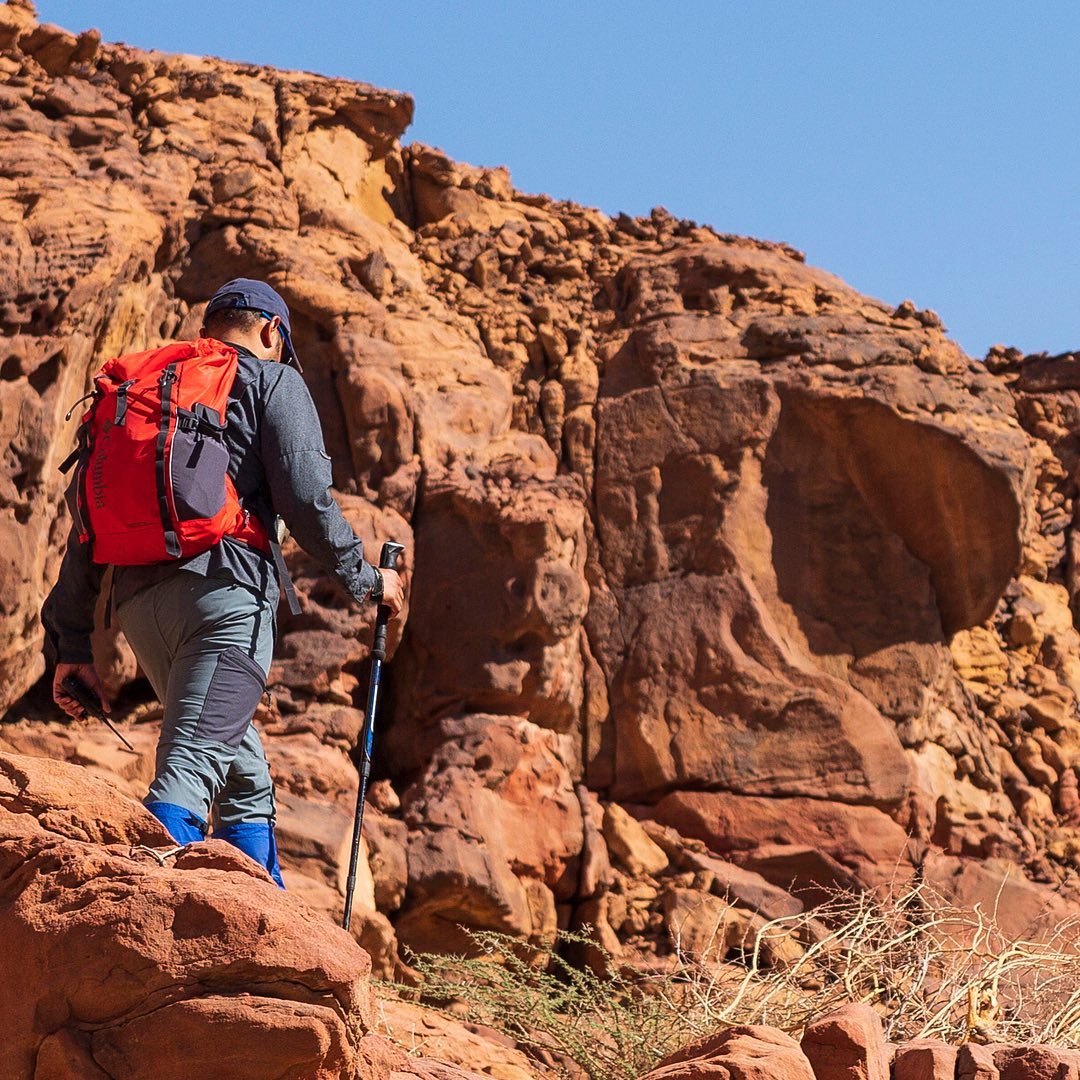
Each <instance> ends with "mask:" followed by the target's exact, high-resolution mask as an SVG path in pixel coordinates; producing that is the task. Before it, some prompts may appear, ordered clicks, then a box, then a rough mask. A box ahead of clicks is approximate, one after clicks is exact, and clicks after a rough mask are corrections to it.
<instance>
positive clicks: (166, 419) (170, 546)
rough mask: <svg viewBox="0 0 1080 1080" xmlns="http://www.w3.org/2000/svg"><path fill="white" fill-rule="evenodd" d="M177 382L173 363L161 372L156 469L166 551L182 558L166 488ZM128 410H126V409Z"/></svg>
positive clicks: (175, 557)
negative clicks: (173, 395) (174, 386)
mask: <svg viewBox="0 0 1080 1080" xmlns="http://www.w3.org/2000/svg"><path fill="white" fill-rule="evenodd" d="M175 382H176V364H175V363H172V364H169V366H168V367H167V368H166V369H165V370H164V371H163V372H162V373H161V379H160V380H159V383H158V385H159V386H160V387H161V427H160V428H159V429H158V437H157V452H156V457H155V460H154V471H155V474H156V476H157V496H158V512H159V513H160V514H161V527H162V528H163V529H164V530H165V551H166V552H167V553H168V555H169V556H170V557H171V558H173V559H179V558H180V554H181V552H180V540H179V538H178V537H177V535H176V530H175V529H174V528H173V520H172V514H170V513H169V497H168V492H167V489H166V486H165V485H166V483H167V479H166V476H165V447H166V445H167V443H168V441H169V428H170V427H171V426H172V419H173V413H174V411H175V409H174V406H173V399H172V388H173V383H175ZM125 411H126V410H125Z"/></svg>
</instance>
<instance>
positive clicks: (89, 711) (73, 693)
mask: <svg viewBox="0 0 1080 1080" xmlns="http://www.w3.org/2000/svg"><path fill="white" fill-rule="evenodd" d="M60 689H61V690H63V691H64V693H65V694H67V695H68V697H72V698H74V699H75V700H76V701H77V702H78V703H79V705H80V706H81V707H82V709H83V710H84V711H85V713H86V715H87V716H92V717H94V718H95V719H97V720H101V721H102V722H103V723H105V724H107V725H108V726H109V729H110V730H111V731H112V732H113V733H114V734H115V735H116V737H117V738H118V739H119V740H120V741H121V742H122V743H123V744H124V745H125V746H126V747H127V748H128V749H129V750H130V751H131V752H132V753H133V754H134V753H135V752H136V751H135V747H134V746H132V745H131V743H129V742H128V741H127V739H125V738H124V735H123V733H122V732H121V731H120V729H119V728H117V727H116V726H115V725H114V724H113V722H112V721H111V720H110V719H109V718H108V717H107V716H106V715H105V710H104V709H102V707H101V702H100V701H98V697H97V694H95V693H94V691H93V690H91V689H90V687H89V686H87V685H86V683H84V682H83V681H82V679H80V678H78V677H77V676H75V675H68V676H67V678H65V679H61V681H60Z"/></svg>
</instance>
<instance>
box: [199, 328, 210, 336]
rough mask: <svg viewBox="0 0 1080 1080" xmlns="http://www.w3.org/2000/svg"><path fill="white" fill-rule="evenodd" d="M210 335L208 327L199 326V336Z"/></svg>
mask: <svg viewBox="0 0 1080 1080" xmlns="http://www.w3.org/2000/svg"><path fill="white" fill-rule="evenodd" d="M209 336H210V335H209V334H208V333H207V332H206V327H205V326H200V327H199V337H209Z"/></svg>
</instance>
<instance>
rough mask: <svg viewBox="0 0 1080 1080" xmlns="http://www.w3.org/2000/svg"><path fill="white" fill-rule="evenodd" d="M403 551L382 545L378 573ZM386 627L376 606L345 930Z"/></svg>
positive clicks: (386, 617)
mask: <svg viewBox="0 0 1080 1080" xmlns="http://www.w3.org/2000/svg"><path fill="white" fill-rule="evenodd" d="M402 550H403V548H402V545H401V544H396V543H394V542H393V541H392V540H390V541H387V542H386V543H385V544H383V549H382V554H381V555H380V557H379V568H380V569H381V570H393V568H394V566H395V565H396V564H397V560H398V556H399V555H400V554H401V552H402ZM389 623H390V609H389V608H388V607H387V606H386V605H385V604H380V605H379V610H378V612H377V613H376V615H375V642H374V645H373V646H372V649H371V682H370V683H369V684H368V697H367V709H366V711H365V713H364V727H363V730H362V731H361V733H360V787H359V789H358V790H357V793H356V816H355V818H354V819H353V835H352V850H351V852H350V854H349V876H348V879H347V881H346V884H345V915H344V918H343V919H342V920H341V925H342V927H343V928H344V929H346V930H348V929H349V923H350V921H351V920H352V903H353V893H354V892H355V890H356V868H357V864H358V863H359V861H360V836H361V834H362V832H363V828H364V802H365V800H366V799H367V789H368V781H369V780H370V779H371V754H372V749H373V747H374V745H375V714H376V713H377V712H378V708H379V691H380V689H381V688H382V666H383V661H384V660H385V659H386V632H387V627H388V625H389Z"/></svg>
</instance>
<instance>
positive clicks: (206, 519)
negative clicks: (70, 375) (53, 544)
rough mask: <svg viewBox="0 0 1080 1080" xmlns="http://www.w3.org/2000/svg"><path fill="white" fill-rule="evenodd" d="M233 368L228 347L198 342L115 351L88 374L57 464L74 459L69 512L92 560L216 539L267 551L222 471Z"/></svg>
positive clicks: (161, 557) (204, 544)
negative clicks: (89, 382)
mask: <svg viewBox="0 0 1080 1080" xmlns="http://www.w3.org/2000/svg"><path fill="white" fill-rule="evenodd" d="M236 367H237V354H236V350H235V349H232V348H230V347H229V346H228V345H224V344H222V343H221V342H220V341H215V340H213V339H212V338H199V339H198V340H196V341H178V342H175V343H174V344H172V345H166V346H164V347H163V348H159V349H150V350H149V351H147V352H141V353H132V354H131V355H129V356H121V357H118V358H117V359H115V360H110V361H109V362H108V363H107V364H106V365H105V366H104V367H103V368H102V369H101V371H100V372H99V373H98V374H97V375H96V376H94V390H93V392H92V394H91V395H89V396H90V397H91V398H92V400H91V403H90V407H89V408H88V409H87V410H86V412H85V414H84V415H83V418H82V423H81V424H80V426H79V445H78V448H77V449H76V450H75V453H74V454H72V455H71V457H69V458H68V460H67V461H66V462H64V464H63V465H62V466H61V469H62V470H63V471H64V472H67V470H68V469H70V468H71V466H72V465H74V464H75V463H76V462H77V463H78V469H77V471H76V475H75V483H73V484H72V485H71V488H70V493H71V496H72V497H71V503H72V505H71V512H72V516H73V517H74V519H75V523H76V526H77V528H78V531H79V539H80V540H81V541H82V542H83V543H88V544H90V547H91V557H92V558H93V561H94V562H96V563H113V564H115V565H118V566H138V565H142V564H144V563H156V562H167V561H168V560H170V559H180V558H184V557H186V556H188V555H197V554H199V553H200V552H203V551H207V550H208V549H209V548H212V547H213V546H214V545H215V544H217V543H218V542H219V541H220V540H221V538H222V537H223V536H232V537H235V538H236V539H237V540H242V541H244V542H245V543H248V544H251V545H252V546H254V547H256V548H258V549H259V550H260V551H264V552H267V553H269V552H270V544H269V540H268V537H267V533H266V529H265V528H264V527H263V525H262V523H261V522H260V521H259V520H258V519H257V518H256V517H254V516H252V515H251V514H250V513H248V511H246V510H245V509H244V508H243V507H242V506H241V505H240V501H239V499H238V498H237V495H236V488H235V487H234V486H233V481H232V477H231V476H230V475H229V450H228V447H227V446H226V444H225V438H224V436H225V410H226V408H227V406H228V402H229V391H230V390H231V389H232V385H233V380H234V379H235V378H236ZM68 415H69V416H70V415H71V414H70V413H69V414H68Z"/></svg>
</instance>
